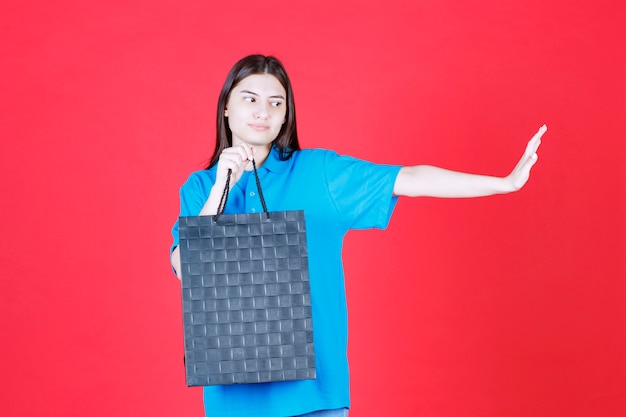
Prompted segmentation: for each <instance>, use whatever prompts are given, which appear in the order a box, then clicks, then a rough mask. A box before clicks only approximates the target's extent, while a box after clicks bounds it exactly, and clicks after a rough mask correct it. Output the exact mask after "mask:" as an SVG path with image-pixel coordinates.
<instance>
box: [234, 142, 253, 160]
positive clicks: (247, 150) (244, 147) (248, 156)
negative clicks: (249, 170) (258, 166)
mask: <svg viewBox="0 0 626 417" xmlns="http://www.w3.org/2000/svg"><path fill="white" fill-rule="evenodd" d="M236 148H237V150H238V151H239V152H240V155H241V158H242V160H243V161H246V162H247V161H251V160H252V153H253V150H252V148H251V147H250V145H248V144H247V143H245V142H244V143H241V144H239V145H238V146H237V147H236Z"/></svg>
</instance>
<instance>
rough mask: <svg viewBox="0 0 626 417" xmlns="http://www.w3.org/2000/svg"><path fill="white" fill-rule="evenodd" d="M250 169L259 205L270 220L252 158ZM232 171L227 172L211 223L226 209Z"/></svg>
mask: <svg viewBox="0 0 626 417" xmlns="http://www.w3.org/2000/svg"><path fill="white" fill-rule="evenodd" d="M252 168H254V178H255V179H256V188H257V190H258V191H259V198H260V199H261V205H262V206H263V213H265V215H266V216H267V218H268V219H269V218H270V213H269V212H268V211H267V205H266V204H265V197H264V196H263V190H262V189H261V181H260V180H259V174H258V173H257V171H256V162H254V158H253V159H252ZM232 172H233V171H232V170H231V169H229V170H228V177H227V178H226V186H225V187H224V191H223V192H222V197H221V198H220V204H219V206H217V214H215V215H214V216H213V221H215V222H217V220H218V219H219V218H220V216H221V215H222V214H224V210H225V209H226V202H227V201H228V194H229V192H230V176H231V174H232Z"/></svg>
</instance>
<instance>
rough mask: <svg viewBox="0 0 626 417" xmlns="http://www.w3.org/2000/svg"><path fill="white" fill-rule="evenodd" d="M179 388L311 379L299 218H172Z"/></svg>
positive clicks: (306, 277)
mask: <svg viewBox="0 0 626 417" xmlns="http://www.w3.org/2000/svg"><path fill="white" fill-rule="evenodd" d="M179 240H180V250H181V272H182V303H183V328H184V342H185V368H186V377H187V385H189V386H199V385H227V384H243V383H258V382H270V381H289V380H300V379H314V378H315V355H314V350H313V323H312V312H311V297H310V288H309V271H308V253H307V246H306V229H305V223H304V212H303V211H287V212H272V213H270V218H269V219H268V218H267V216H266V213H255V214H230V215H222V216H220V217H219V220H218V221H217V222H216V221H215V220H214V217H213V216H193V217H180V219H179Z"/></svg>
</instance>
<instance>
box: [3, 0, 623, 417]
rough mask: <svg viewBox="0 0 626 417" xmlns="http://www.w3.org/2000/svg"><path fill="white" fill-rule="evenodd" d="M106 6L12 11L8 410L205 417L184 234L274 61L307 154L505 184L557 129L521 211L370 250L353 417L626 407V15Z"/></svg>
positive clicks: (591, 9)
mask: <svg viewBox="0 0 626 417" xmlns="http://www.w3.org/2000/svg"><path fill="white" fill-rule="evenodd" d="M102 3H103V2H81V1H54V2H35V1H32V0H30V1H22V2H12V4H11V5H6V4H5V5H3V6H2V9H3V10H2V11H1V12H0V23H1V25H0V31H1V37H2V42H1V43H0V57H1V58H0V69H1V76H0V97H1V99H0V100H1V101H0V103H1V104H0V106H1V108H0V136H1V137H2V163H1V164H0V178H1V183H0V195H1V197H0V210H1V211H0V213H1V215H2V219H3V229H4V230H5V232H4V233H5V234H4V239H2V241H1V243H0V257H1V261H2V279H1V281H0V313H1V315H0V320H1V321H0V325H1V330H0V334H1V336H0V337H2V340H1V343H0V349H1V359H0V373H1V374H2V378H1V382H0V384H2V387H1V392H2V395H1V399H0V414H2V415H6V416H81V417H82V416H93V417H96V416H118V417H121V416H132V417H136V416H151V417H157V416H178V415H180V416H182V415H186V416H200V415H202V400H201V391H200V389H197V388H196V389H192V388H186V387H185V382H184V371H183V366H182V355H183V353H182V331H181V330H182V329H181V323H182V320H181V311H180V300H179V297H180V294H179V284H178V281H177V280H176V279H175V278H174V277H173V275H172V274H171V273H170V270H169V265H168V248H169V245H170V236H169V233H170V227H171V225H172V223H173V221H174V220H175V218H176V216H177V210H178V187H179V186H180V185H181V184H182V182H183V181H184V180H185V178H186V177H187V175H188V174H189V173H190V172H191V171H192V170H195V169H198V168H199V167H201V166H202V164H203V162H204V160H205V159H206V158H208V156H209V152H210V150H212V147H213V144H212V140H213V139H212V138H213V130H214V113H215V102H216V98H217V94H218V91H219V88H220V86H221V83H222V82H223V80H224V78H225V75H226V72H227V71H228V69H229V68H230V66H231V65H232V64H233V63H234V62H235V60H237V59H238V58H240V57H241V56H243V55H245V54H248V53H253V52H261V53H266V54H275V55H277V56H278V57H280V58H281V59H282V60H283V61H284V63H285V64H286V66H287V68H288V69H289V71H290V75H291V77H292V81H293V83H294V86H295V91H296V100H297V103H298V119H299V125H300V136H301V142H302V143H303V144H304V146H306V147H326V148H332V149H336V150H338V151H340V152H342V153H348V154H351V155H354V156H358V157H362V158H366V159H370V160H373V161H376V162H381V163H394V164H417V163H430V164H436V165H441V166H445V167H449V168H453V169H459V170H469V171H476V172H483V173H491V174H497V175H503V174H506V173H507V172H508V171H509V170H510V169H511V168H512V167H513V165H514V163H515V162H516V160H517V158H518V157H519V156H520V155H521V152H522V150H523V147H524V145H525V143H526V141H527V139H528V138H529V137H530V136H531V135H532V134H533V133H534V132H535V130H536V129H537V128H538V127H539V126H540V125H541V124H542V123H547V124H548V126H549V131H548V133H547V134H546V136H545V137H544V143H543V145H542V147H541V149H540V159H539V163H538V165H537V166H536V167H535V169H534V170H533V175H532V177H531V180H530V182H529V183H528V185H527V187H526V188H524V189H523V190H522V191H521V192H519V193H517V194H515V195H508V196H498V197H491V198H484V199H476V200H436V199H414V200H411V199H403V200H401V201H400V203H399V206H398V208H397V210H396V213H395V215H394V218H393V219H392V223H391V226H390V227H389V230H387V231H384V232H381V231H365V232H354V233H352V234H351V235H349V236H348V238H347V240H346V245H345V267H346V272H347V288H348V300H349V308H350V326H351V327H350V360H351V368H352V383H353V385H352V392H353V410H352V413H351V417H368V416H381V415H391V416H433V417H434V416H438V417H440V416H456V417H464V416H467V417H470V416H472V417H473V416H481V417H500V416H509V417H515V416H520V417H521V416H569V417H572V416H594V417H598V416H618V415H624V413H626V390H625V388H624V387H626V332H625V326H626V302H625V297H626V284H625V281H626V280H625V279H624V278H625V276H626V274H625V272H626V265H625V261H624V258H625V256H626V253H625V248H626V245H625V236H626V233H625V232H626V230H625V224H624V223H625V220H624V219H625V216H624V213H625V212H626V210H625V207H626V205H625V198H624V197H625V194H626V193H625V191H624V189H625V188H624V180H625V179H626V175H625V174H626V172H625V170H626V169H625V168H624V166H625V165H624V157H625V156H626V152H625V146H624V139H625V137H626V127H625V126H626V124H625V123H624V121H625V119H626V99H625V97H626V85H625V78H626V77H625V76H624V74H626V55H625V54H624V51H625V50H626V33H625V32H624V30H623V29H622V27H623V23H624V21H626V6H625V4H626V3H624V2H622V1H619V0H614V1H610V0H600V1H594V2H581V1H576V2H572V1H565V0H542V1H539V0H531V1H523V2H504V1H501V0H497V1H496V0H485V1H481V2H468V1H462V0H452V1H446V2H432V1H422V2H417V1H401V0H390V1H386V2H382V3H379V2H371V1H358V2H356V1H355V2H352V1H350V2H338V1H326V0H324V1H321V2H315V4H316V3H321V5H319V6H314V5H313V4H314V3H313V2H312V3H310V4H309V3H301V2H294V1H287V0H285V1H276V2H260V1H239V2H236V3H232V2H208V1H195V0H190V1H184V2H179V1H174V0H158V1H155V0H153V1H139V0H130V1H129V0H126V1H111V2H106V3H107V4H102Z"/></svg>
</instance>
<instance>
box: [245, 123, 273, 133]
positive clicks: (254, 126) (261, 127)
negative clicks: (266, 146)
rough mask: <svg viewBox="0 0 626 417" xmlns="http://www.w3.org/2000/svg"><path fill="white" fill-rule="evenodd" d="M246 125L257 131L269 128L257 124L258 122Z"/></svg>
mask: <svg viewBox="0 0 626 417" xmlns="http://www.w3.org/2000/svg"><path fill="white" fill-rule="evenodd" d="M248 126H250V127H251V128H252V129H254V130H256V131H259V132H262V131H265V130H268V129H269V128H270V127H269V126H268V125H264V124H259V123H251V124H249V125H248Z"/></svg>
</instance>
